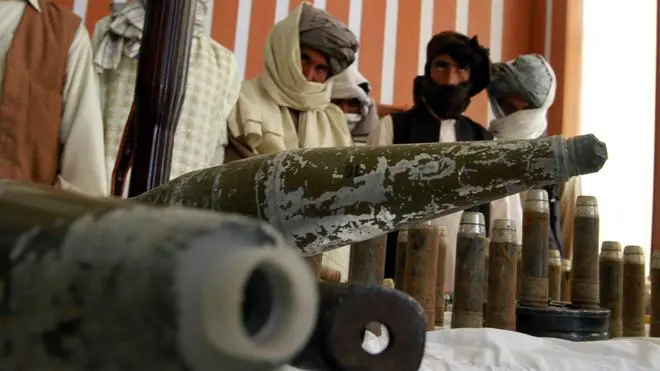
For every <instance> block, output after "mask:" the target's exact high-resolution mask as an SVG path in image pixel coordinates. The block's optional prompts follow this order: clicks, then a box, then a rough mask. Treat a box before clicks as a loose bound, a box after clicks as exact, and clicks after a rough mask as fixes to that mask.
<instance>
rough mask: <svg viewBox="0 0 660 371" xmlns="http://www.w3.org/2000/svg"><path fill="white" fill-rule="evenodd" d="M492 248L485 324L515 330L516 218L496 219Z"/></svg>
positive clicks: (491, 241) (492, 234) (492, 235)
mask: <svg viewBox="0 0 660 371" xmlns="http://www.w3.org/2000/svg"><path fill="white" fill-rule="evenodd" d="M489 250H490V251H489V253H490V260H489V262H488V305H487V306H486V326H488V327H492V328H499V329H504V330H511V331H515V329H516V283H517V276H518V275H517V272H516V269H517V265H518V246H517V244H516V225H515V222H514V221H513V220H508V219H496V220H495V222H494V223H493V229H492V232H491V240H490V249H489Z"/></svg>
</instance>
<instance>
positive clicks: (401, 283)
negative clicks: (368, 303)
mask: <svg viewBox="0 0 660 371" xmlns="http://www.w3.org/2000/svg"><path fill="white" fill-rule="evenodd" d="M407 252H408V229H407V228H406V229H399V233H398V235H397V239H396V266H395V267H394V287H395V288H396V289H397V290H399V291H404V289H405V287H406V253H407Z"/></svg>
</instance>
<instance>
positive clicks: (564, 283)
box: [561, 259, 573, 303]
mask: <svg viewBox="0 0 660 371" xmlns="http://www.w3.org/2000/svg"><path fill="white" fill-rule="evenodd" d="M572 269H573V263H572V262H571V260H570V259H562V261H561V301H563V302H566V303H570V302H571V278H572Z"/></svg>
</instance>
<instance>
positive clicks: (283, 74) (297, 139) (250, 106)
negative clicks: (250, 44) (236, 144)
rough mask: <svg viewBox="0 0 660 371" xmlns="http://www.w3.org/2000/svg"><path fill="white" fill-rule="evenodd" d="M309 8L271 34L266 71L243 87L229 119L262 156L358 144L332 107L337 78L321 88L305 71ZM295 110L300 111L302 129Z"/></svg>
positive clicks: (341, 115)
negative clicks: (304, 25) (303, 27)
mask: <svg viewBox="0 0 660 371" xmlns="http://www.w3.org/2000/svg"><path fill="white" fill-rule="evenodd" d="M303 4H305V3H303ZM303 4H301V5H300V6H298V8H296V9H295V10H294V11H293V12H291V13H290V14H289V16H287V17H286V18H285V19H284V20H282V21H281V22H279V23H278V24H276V25H275V27H273V29H272V30H271V31H270V34H269V36H268V41H267V42H266V47H265V68H264V71H263V72H262V74H261V76H259V77H258V78H257V79H255V80H248V81H245V82H244V83H243V86H242V88H241V95H240V96H239V98H238V102H237V103H236V106H235V107H234V111H233V112H232V113H231V115H230V117H229V119H228V128H229V132H230V134H231V135H232V136H233V137H235V138H239V137H243V138H245V142H246V143H247V145H248V146H249V147H250V149H251V150H252V151H253V152H254V153H256V154H268V153H276V152H280V151H286V150H289V149H295V148H319V147H335V146H351V145H352V144H353V142H352V139H351V135H350V132H349V130H348V125H347V123H346V118H345V117H344V113H343V112H342V111H341V109H340V108H339V107H337V106H335V105H334V104H330V94H331V91H332V80H333V79H334V77H331V78H330V79H328V81H326V82H325V83H322V84H321V83H316V82H311V81H307V79H305V77H304V76H303V74H302V72H301V66H300V41H299V34H300V31H299V26H298V25H299V21H300V13H301V11H302V7H303ZM289 109H293V110H296V111H298V112H299V115H298V122H297V128H296V123H295V122H294V121H293V119H292V117H291V113H290V111H289Z"/></svg>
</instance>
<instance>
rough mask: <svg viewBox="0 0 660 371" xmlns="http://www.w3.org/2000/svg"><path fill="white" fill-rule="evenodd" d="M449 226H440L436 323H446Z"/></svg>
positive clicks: (436, 283) (441, 325)
mask: <svg viewBox="0 0 660 371" xmlns="http://www.w3.org/2000/svg"><path fill="white" fill-rule="evenodd" d="M447 233H448V230H447V227H446V226H444V225H441V226H438V264H437V273H436V276H437V277H436V278H437V279H436V281H435V325H436V326H438V327H443V326H444V325H445V268H446V267H445V265H446V264H447Z"/></svg>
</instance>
